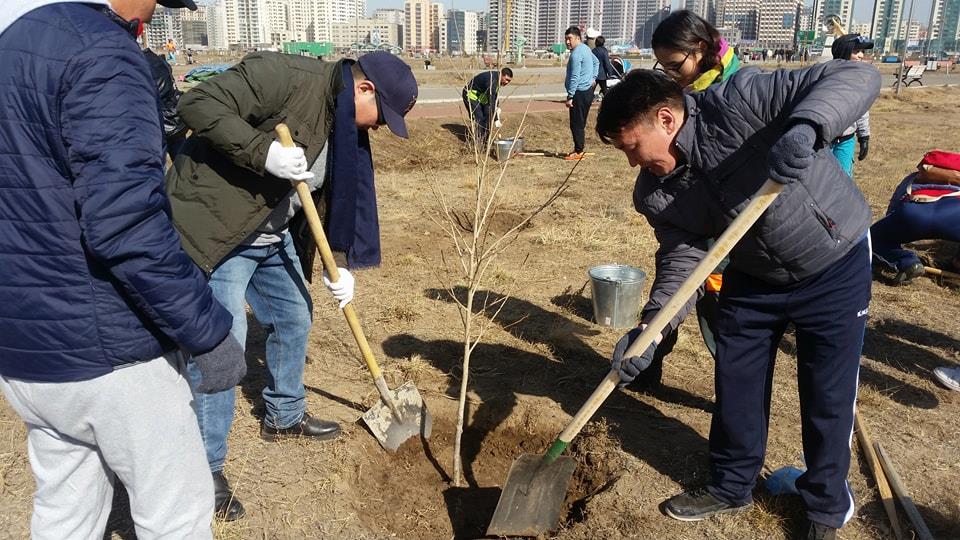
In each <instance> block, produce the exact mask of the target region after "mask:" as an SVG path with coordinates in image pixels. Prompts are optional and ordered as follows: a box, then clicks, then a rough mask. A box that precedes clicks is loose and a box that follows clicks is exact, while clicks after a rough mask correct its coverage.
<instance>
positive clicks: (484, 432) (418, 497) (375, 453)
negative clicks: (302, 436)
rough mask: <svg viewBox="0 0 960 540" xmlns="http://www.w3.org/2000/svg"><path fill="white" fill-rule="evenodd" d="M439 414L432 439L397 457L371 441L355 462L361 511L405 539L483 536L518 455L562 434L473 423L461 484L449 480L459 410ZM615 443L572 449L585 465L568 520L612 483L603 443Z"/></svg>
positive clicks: (410, 445) (591, 442) (590, 442)
mask: <svg viewBox="0 0 960 540" xmlns="http://www.w3.org/2000/svg"><path fill="white" fill-rule="evenodd" d="M432 412H433V414H434V425H433V436H432V437H431V438H430V440H429V441H422V440H411V441H408V442H407V443H406V444H404V445H403V446H402V447H401V448H400V449H399V450H398V451H397V452H396V453H395V454H388V453H386V452H385V451H383V450H382V449H381V448H380V447H379V446H376V443H375V442H373V443H370V442H369V441H368V444H366V445H365V448H364V450H365V454H366V456H365V459H361V460H358V462H357V463H356V465H355V467H356V481H357V484H356V488H355V489H356V491H357V500H358V503H357V504H358V506H360V508H358V509H357V510H358V514H359V515H360V516H361V518H362V519H363V520H364V522H365V523H366V524H367V525H368V526H370V527H371V529H372V530H374V531H382V532H384V533H388V532H389V533H390V534H392V535H395V536H397V537H400V538H411V537H420V538H450V537H451V536H452V537H454V538H478V537H482V536H483V535H484V534H485V532H486V528H487V525H489V523H490V519H491V518H492V516H493V512H494V510H495V509H496V506H497V501H498V500H499V498H500V491H501V486H502V485H503V483H504V482H506V479H507V473H508V472H509V470H510V466H511V465H512V464H513V461H514V459H516V458H517V457H519V456H520V454H526V453H529V454H542V453H544V452H545V451H546V449H547V447H548V446H549V445H550V443H551V442H552V441H553V439H554V438H555V437H556V433H554V432H552V431H551V432H547V431H544V430H538V429H536V428H529V429H519V428H517V427H514V426H507V427H502V428H498V429H496V430H493V431H489V430H488V429H483V428H480V429H477V428H474V427H473V426H471V427H468V428H465V430H464V434H463V443H462V448H463V450H464V474H465V476H466V483H467V485H466V486H464V487H459V488H458V487H453V485H452V484H451V483H450V481H449V480H450V478H449V475H450V471H452V466H451V459H452V452H453V434H454V430H455V423H454V420H453V418H452V417H453V413H450V414H446V411H436V410H432ZM588 429H589V428H588ZM604 433H605V431H604ZM608 442H609V440H608V439H606V438H603V439H602V440H598V439H597V438H596V437H594V436H591V435H589V434H588V435H587V436H585V437H584V438H583V439H582V440H578V441H575V442H574V445H573V446H572V449H571V451H570V453H571V455H573V456H574V457H575V458H576V459H577V470H576V472H575V473H574V478H573V480H572V481H571V482H570V486H568V491H567V497H566V500H565V502H564V509H563V513H562V515H563V516H564V518H563V519H562V521H563V524H567V523H573V522H576V521H579V520H580V519H581V516H582V515H583V506H584V504H585V500H586V498H588V497H589V496H591V495H593V494H595V493H597V492H598V491H602V486H604V485H605V484H606V483H607V482H608V481H609V480H610V478H611V473H610V467H611V466H612V465H611V461H610V460H608V459H603V458H602V455H604V454H605V453H606V452H607V451H608V450H607V449H603V448H601V446H602V445H603V444H606V443H608ZM374 464H375V465H374ZM364 501H365V502H364ZM558 525H561V524H558Z"/></svg>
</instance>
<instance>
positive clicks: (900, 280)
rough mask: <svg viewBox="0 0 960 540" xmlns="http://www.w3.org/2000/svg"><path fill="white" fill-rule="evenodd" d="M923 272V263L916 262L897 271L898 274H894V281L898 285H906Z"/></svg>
mask: <svg viewBox="0 0 960 540" xmlns="http://www.w3.org/2000/svg"><path fill="white" fill-rule="evenodd" d="M923 273H924V270H923V263H921V262H915V263H913V264H911V265H910V266H908V267H906V268H904V269H903V270H900V271H899V272H897V275H895V276H893V282H894V283H896V284H897V285H906V284H907V283H910V282H911V281H913V278H916V277H920V276H922V275H923Z"/></svg>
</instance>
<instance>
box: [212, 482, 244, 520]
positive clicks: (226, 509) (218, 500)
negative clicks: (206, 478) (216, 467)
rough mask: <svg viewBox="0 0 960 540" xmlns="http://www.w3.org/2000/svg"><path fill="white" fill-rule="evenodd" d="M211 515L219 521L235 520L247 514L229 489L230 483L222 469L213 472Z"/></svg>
mask: <svg viewBox="0 0 960 540" xmlns="http://www.w3.org/2000/svg"><path fill="white" fill-rule="evenodd" d="M213 493H214V499H213V515H214V517H215V518H217V519H218V520H220V521H236V520H238V519H240V518H242V517H243V516H245V515H246V514H247V511H246V510H244V509H243V505H242V504H240V501H238V500H237V499H236V497H234V496H233V492H232V491H230V484H229V483H228V482H227V477H226V476H224V475H223V471H214V473H213Z"/></svg>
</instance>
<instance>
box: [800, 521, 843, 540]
mask: <svg viewBox="0 0 960 540" xmlns="http://www.w3.org/2000/svg"><path fill="white" fill-rule="evenodd" d="M803 538H804V539H805V540H837V530H836V529H834V528H833V527H828V526H826V525H824V524H822V523H817V522H816V521H811V522H810V526H809V527H808V528H807V534H806V536H804V537H803Z"/></svg>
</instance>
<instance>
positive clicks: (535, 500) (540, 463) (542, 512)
mask: <svg viewBox="0 0 960 540" xmlns="http://www.w3.org/2000/svg"><path fill="white" fill-rule="evenodd" d="M782 189H783V186H782V185H781V184H779V183H777V182H774V181H773V180H767V181H766V182H765V183H764V184H763V185H762V186H761V187H760V189H759V190H757V193H756V194H755V195H754V196H753V199H751V201H750V203H749V204H748V205H747V207H746V208H744V210H743V212H741V213H740V215H739V216H737V218H736V219H735V220H733V223H731V224H730V226H729V227H728V228H727V230H726V231H724V233H723V234H722V235H720V238H718V239H717V241H716V243H715V244H714V245H713V247H712V248H710V251H708V252H707V255H706V257H704V259H703V260H702V261H700V264H698V265H697V267H696V268H694V269H693V272H691V273H690V275H689V276H688V277H687V279H686V281H684V282H683V284H682V285H681V286H680V289H679V290H677V292H676V293H675V294H674V295H673V297H672V298H670V301H669V302H667V305H665V306H664V307H663V308H662V309H660V311H659V312H658V313H657V315H656V317H654V318H653V320H652V321H650V324H649V325H648V326H647V328H646V329H645V330H644V331H643V333H641V334H640V336H639V337H638V338H637V339H636V340H635V341H634V342H633V343H632V344H631V345H630V347H629V348H627V350H626V352H625V353H624V354H623V357H624V358H629V357H631V356H637V355H639V354H642V353H643V351H645V350H646V349H647V347H649V346H650V344H651V343H653V342H654V341H655V340H656V339H657V336H659V335H660V334H661V332H662V331H663V329H664V328H666V327H667V325H668V324H669V323H670V320H671V319H673V317H674V316H675V315H676V314H677V313H678V312H679V311H680V309H681V308H683V306H684V304H686V303H687V300H689V299H690V297H691V296H693V294H694V293H695V292H696V290H697V288H699V287H700V285H701V284H702V283H703V282H704V280H706V279H707V276H708V275H710V272H712V271H713V269H714V268H716V266H717V264H719V263H720V261H721V260H723V258H724V257H726V256H727V254H728V253H730V250H732V249H733V247H734V246H735V245H737V242H739V241H740V238H742V237H743V235H744V234H746V232H747V231H748V230H749V229H750V227H752V226H753V224H754V223H755V222H756V221H757V219H759V218H760V216H761V215H762V214H763V212H764V211H765V210H766V209H767V207H768V206H770V204H771V203H772V202H773V200H774V199H776V197H777V195H778V194H779V193H780V191H781V190H782ZM619 383H620V374H619V373H618V372H616V371H613V370H611V371H610V373H608V374H607V376H606V378H604V379H603V382H601V383H600V386H598V387H597V389H596V390H594V391H593V394H591V395H590V397H589V398H588V399H587V402H586V403H585V404H584V405H583V407H581V408H580V410H579V411H577V414H576V415H574V417H573V419H572V420H570V423H569V424H567V427H566V429H564V430H563V432H561V433H560V436H559V437H557V439H556V440H555V441H554V442H553V444H552V445H550V448H549V449H548V450H547V453H546V454H545V455H543V456H539V455H534V454H523V455H521V456H520V457H519V458H517V460H516V461H514V462H513V465H512V466H511V467H510V473H509V474H508V475H507V483H506V484H505V485H504V486H503V491H502V492H501V493H500V501H499V502H497V509H496V511H495V512H494V514H493V519H492V520H491V522H490V526H489V527H487V535H488V536H537V535H540V534H544V533H548V532H551V531H553V530H555V529H556V528H557V525H558V524H559V521H560V511H561V510H562V506H563V501H564V499H565V498H566V494H567V484H568V483H569V482H570V478H571V477H572V476H573V471H574V469H575V468H576V460H574V459H573V458H572V457H569V456H561V455H560V454H562V453H563V451H564V450H566V449H567V447H568V446H569V445H570V441H572V440H573V438H574V437H576V436H577V434H578V433H580V430H581V429H583V426H584V425H586V423H587V421H588V420H590V417H592V416H593V414H594V413H595V412H597V409H599V408H600V405H602V404H603V402H604V400H606V399H607V396H609V395H610V393H611V392H613V389H614V388H616V387H617V384H619Z"/></svg>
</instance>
